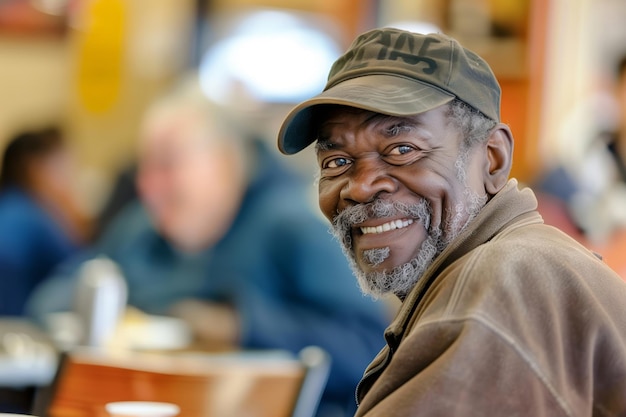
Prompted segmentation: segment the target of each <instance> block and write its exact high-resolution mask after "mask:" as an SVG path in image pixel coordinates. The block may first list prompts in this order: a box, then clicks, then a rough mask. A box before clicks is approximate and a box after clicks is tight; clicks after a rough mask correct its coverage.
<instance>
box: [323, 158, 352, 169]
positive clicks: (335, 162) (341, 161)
mask: <svg viewBox="0 0 626 417" xmlns="http://www.w3.org/2000/svg"><path fill="white" fill-rule="evenodd" d="M348 164H350V160H348V159H347V158H334V159H331V160H329V161H328V162H326V164H325V165H324V168H330V169H333V168H342V167H345V166H346V165H348Z"/></svg>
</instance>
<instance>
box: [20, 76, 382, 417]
mask: <svg viewBox="0 0 626 417" xmlns="http://www.w3.org/2000/svg"><path fill="white" fill-rule="evenodd" d="M222 110H223V109H222V108H218V107H217V106H213V105H211V104H210V103H209V102H208V101H207V100H205V97H204V96H203V95H202V94H201V92H200V89H199V86H198V85H197V84H196V83H195V81H192V82H191V83H190V84H187V85H186V87H183V88H181V90H178V91H177V92H174V93H172V94H171V95H169V96H167V97H166V98H164V99H163V100H160V101H159V102H157V103H155V104H154V105H153V106H152V107H151V108H150V109H149V110H148V112H147V113H146V117H145V120H144V124H143V128H142V131H141V138H140V142H139V152H138V155H139V158H138V170H137V186H138V187H137V188H138V191H139V195H140V201H136V202H132V203H130V204H129V205H128V206H126V207H125V208H124V209H123V210H122V211H121V212H120V214H119V215H118V216H116V218H115V219H114V220H113V221H112V222H111V223H110V224H109V226H108V227H107V230H105V231H104V233H103V234H102V237H101V238H100V239H99V240H98V242H97V243H96V245H95V246H94V247H93V248H92V249H91V250H89V251H86V252H85V253H83V254H81V256H80V257H77V258H75V259H73V260H72V261H71V262H68V263H66V264H65V265H63V266H62V267H61V268H60V269H59V270H57V271H56V273H55V274H54V276H52V277H50V279H49V280H47V281H46V282H45V283H44V284H43V285H42V286H40V287H39V288H38V290H37V291H36V293H35V295H34V297H33V298H32V299H31V300H30V307H31V309H30V311H31V313H32V314H33V315H34V316H35V317H38V318H40V319H45V315H46V314H48V313H50V312H54V311H64V310H71V308H72V299H73V295H72V294H73V291H74V289H75V283H76V279H77V271H78V270H79V266H80V265H81V263H82V262H83V261H84V260H85V259H90V258H93V257H95V256H98V255H106V256H107V257H109V258H110V259H112V260H113V261H115V262H116V263H117V264H118V265H119V267H120V269H121V271H122V273H123V275H124V277H125V279H126V282H127V284H128V302H129V305H131V306H133V307H135V308H138V309H139V310H141V311H143V312H146V313H149V314H155V315H171V316H175V317H178V318H181V319H183V320H185V322H186V323H187V324H188V325H189V327H190V328H191V329H192V331H193V333H194V335H195V337H196V340H197V342H198V343H200V344H201V345H202V346H205V347H207V348H212V347H216V348H222V347H240V348H245V349H286V350H289V351H292V352H298V351H299V350H300V349H302V348H303V347H305V346H307V345H318V346H320V347H322V348H324V349H325V350H326V351H327V352H328V353H329V354H330V355H331V357H332V361H333V362H332V367H331V374H330V377H329V383H328V386H327V389H326V392H325V394H324V398H323V400H322V404H321V406H320V412H319V415H328V416H330V415H333V416H341V415H344V414H346V413H348V412H350V411H351V408H352V407H354V399H353V398H354V389H355V387H356V384H357V382H358V380H359V379H360V376H361V373H362V370H363V368H364V367H365V365H366V364H367V363H368V362H369V361H370V360H371V358H372V357H373V356H375V354H376V353H377V351H378V349H379V348H380V343H381V334H382V331H383V329H384V328H385V326H386V325H387V324H388V315H387V310H386V307H385V306H383V305H382V304H380V303H376V302H374V301H372V300H371V299H369V298H366V297H364V296H363V295H362V294H361V293H360V291H359V289H358V287H357V286H356V285H355V284H354V281H353V279H352V274H351V271H350V269H349V266H348V264H347V262H346V260H345V258H344V257H343V255H342V253H341V249H340V247H339V245H338V243H337V242H336V241H333V238H332V236H331V235H330V234H329V233H328V231H327V227H326V226H325V225H324V223H323V222H322V219H321V217H320V216H319V215H318V214H317V213H316V212H314V211H313V210H312V208H311V205H310V202H309V199H308V197H307V195H306V191H303V190H306V189H308V187H305V186H303V182H302V181H303V180H302V178H300V176H299V175H298V174H296V173H295V172H294V171H293V170H291V169H289V168H286V167H284V166H283V165H282V164H281V162H280V160H278V159H277V158H276V155H275V153H274V152H271V151H270V150H269V149H268V148H267V147H266V144H265V142H264V141H262V140H255V139H256V138H254V137H247V136H244V133H242V131H241V130H239V128H240V124H241V123H240V122H239V119H238V115H237V114H231V113H230V112H224V111H222Z"/></svg>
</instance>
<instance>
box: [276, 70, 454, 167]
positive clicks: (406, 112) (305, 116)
mask: <svg viewBox="0 0 626 417" xmlns="http://www.w3.org/2000/svg"><path fill="white" fill-rule="evenodd" d="M453 98H454V95H452V94H451V93H448V92H446V91H444V90H441V89H439V88H437V87H435V86H433V85H431V84H426V83H422V82H420V81H417V80H415V79H411V78H405V77H400V76H394V75H383V74H376V75H367V76H362V77H358V78H352V79H349V80H346V81H343V82H341V83H339V84H337V85H335V86H333V87H331V88H329V89H328V90H326V91H324V92H322V93H320V94H318V95H317V96H315V97H313V98H311V99H309V100H306V101H304V102H302V103H300V104H299V105H298V106H296V107H295V108H293V109H292V110H291V111H290V112H289V114H288V115H287V117H286V118H285V120H284V121H283V124H282V126H281V128H280V131H279V133H278V149H279V150H280V151H281V152H282V153H284V154H287V155H291V154H294V153H297V152H300V151H301V150H302V149H304V148H306V147H307V146H309V145H310V144H311V143H313V142H314V141H315V135H316V134H315V131H314V126H312V122H313V120H312V116H313V112H312V109H313V107H315V106H318V105H322V104H338V105H343V106H349V107H356V108H359V109H363V110H369V111H373V112H376V113H382V114H387V115H390V116H411V115H415V114H419V113H423V112H425V111H428V110H432V109H434V108H436V107H439V106H442V105H444V104H446V103H448V102H450V101H452V99H453Z"/></svg>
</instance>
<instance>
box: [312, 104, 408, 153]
mask: <svg viewBox="0 0 626 417" xmlns="http://www.w3.org/2000/svg"><path fill="white" fill-rule="evenodd" d="M417 118H418V116H415V117H404V116H392V115H387V114H382V113H375V112H371V111H368V110H362V109H350V110H343V111H340V112H336V113H334V114H332V115H329V116H328V117H327V118H326V119H325V120H324V121H322V123H321V125H320V129H319V131H318V137H317V144H316V149H317V150H318V152H319V151H324V150H330V149H332V148H334V147H341V145H342V143H343V140H342V139H346V138H348V139H349V138H353V137H354V135H355V134H356V133H358V132H362V131H366V132H367V131H373V132H374V133H378V134H383V135H385V133H386V130H387V129H388V128H390V127H391V126H396V125H402V126H405V127H408V128H415V127H417V126H419V124H420V123H419V121H418V120H417Z"/></svg>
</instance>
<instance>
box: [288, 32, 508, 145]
mask: <svg viewBox="0 0 626 417" xmlns="http://www.w3.org/2000/svg"><path fill="white" fill-rule="evenodd" d="M455 97H456V98H458V99H460V100H461V101H463V102H465V103H467V104H468V105H470V106H471V107H473V108H475V109H476V110H478V111H480V112H481V113H483V114H484V115H485V116H487V117H489V118H490V119H492V120H494V121H499V120H500V85H499V84H498V81H497V80H496V77H495V75H494V74H493V71H492V70H491V68H490V67H489V65H488V64H487V63H486V62H485V60H483V59H482V58H481V57H479V56H478V55H477V54H475V53H474V52H472V51H470V50H468V49H466V48H464V47H463V46H461V45H460V44H459V42H458V41H456V40H454V39H452V38H450V37H448V36H446V35H443V34H438V33H437V34H428V35H423V34H418V33H412V32H407V31H404V30H400V29H394V28H382V29H374V30H371V31H368V32H365V33H363V34H362V35H360V36H359V37H357V38H356V40H355V41H354V42H353V43H352V45H351V46H350V48H349V49H348V51H347V52H346V53H344V54H343V55H342V56H341V57H340V58H339V59H337V61H335V63H334V64H333V66H332V68H331V70H330V73H329V75H328V82H327V83H326V87H325V88H324V90H323V92H322V93H320V94H318V95H317V96H315V97H313V98H311V99H309V100H306V101H304V102H302V103H300V104H299V105H297V106H296V107H295V108H294V109H293V110H291V112H290V113H289V114H288V115H287V117H286V118H285V120H284V121H283V124H282V126H281V128H280V131H279V134H278V148H279V149H280V151H281V152H283V153H285V154H294V153H297V152H299V151H301V150H302V149H304V148H306V147H307V146H308V145H310V144H311V143H313V142H314V141H315V139H316V127H315V126H313V120H312V115H313V112H312V109H313V108H314V107H315V106H318V105H322V104H339V105H345V106H350V107H356V108H360V109H364V110H370V111H373V112H377V113H383V114H388V115H392V116H410V115H415V114H419V113H423V112H425V111H428V110H432V109H434V108H436V107H439V106H441V105H443V104H445V103H448V102H450V101H451V100H452V99H454V98H455Z"/></svg>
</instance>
